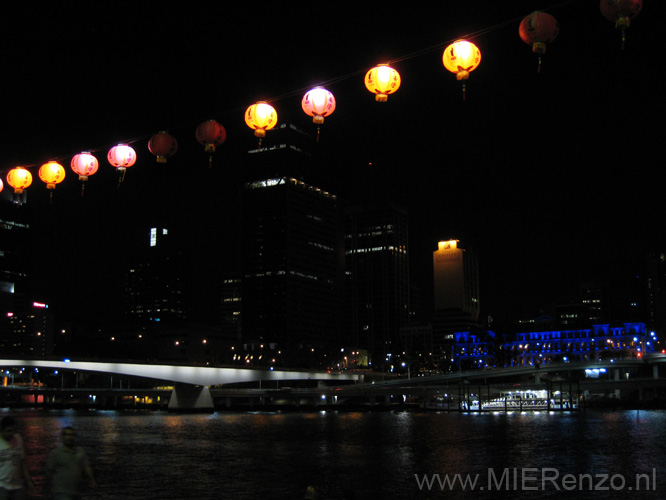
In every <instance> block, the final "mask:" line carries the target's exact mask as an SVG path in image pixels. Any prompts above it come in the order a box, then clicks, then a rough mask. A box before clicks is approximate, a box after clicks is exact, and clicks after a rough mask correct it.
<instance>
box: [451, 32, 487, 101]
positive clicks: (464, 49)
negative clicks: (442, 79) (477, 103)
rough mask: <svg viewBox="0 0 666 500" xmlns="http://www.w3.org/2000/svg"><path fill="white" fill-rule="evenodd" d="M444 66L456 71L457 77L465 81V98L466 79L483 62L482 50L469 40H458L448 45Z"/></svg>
mask: <svg viewBox="0 0 666 500" xmlns="http://www.w3.org/2000/svg"><path fill="white" fill-rule="evenodd" d="M442 62H443V63H444V67H445V68H446V69H448V70H449V71H450V72H451V73H455V75H456V79H457V80H459V81H462V82H463V99H465V80H467V79H468V78H469V74H470V72H472V71H474V70H475V69H476V68H477V67H478V66H479V63H480V62H481V51H480V50H479V49H478V48H477V46H476V45H474V44H473V43H471V42H468V41H467V40H458V41H457V42H453V43H452V44H451V45H449V46H448V47H446V49H445V50H444V54H443V55H442Z"/></svg>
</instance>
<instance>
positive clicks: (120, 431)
mask: <svg viewBox="0 0 666 500" xmlns="http://www.w3.org/2000/svg"><path fill="white" fill-rule="evenodd" d="M14 414H15V416H17V417H18V420H19V421H20V422H21V430H22V433H23V435H24V437H25V441H26V448H27V450H28V455H29V466H30V468H31V470H32V471H33V475H34V476H35V478H36V480H37V483H38V488H41V485H42V481H43V468H44V464H45V460H46V454H47V453H48V451H50V449H51V448H53V447H54V446H56V445H57V444H58V438H59V433H60V430H61V429H62V427H64V426H65V425H72V426H73V427H75V428H76V429H77V431H78V436H79V441H80V442H81V444H82V445H84V446H85V447H86V448H87V449H88V451H89V454H90V457H91V459H92V461H93V464H94V467H95V469H96V470H97V475H98V476H99V479H100V483H101V486H100V489H99V491H98V492H96V493H99V496H101V497H103V498H109V499H115V498H117V499H121V498H122V499H125V498H134V499H139V500H140V499H144V498H145V499H153V498H160V497H161V498H179V499H197V500H205V499H211V500H212V499H219V498H222V497H229V498H234V499H244V498H247V499H250V498H252V499H256V498H257V497H263V498H268V499H281V498H284V499H293V498H301V497H302V494H303V491H304V490H305V487H306V486H307V485H308V484H316V485H318V486H319V488H320V489H321V490H322V492H323V493H324V498H331V499H339V498H342V490H343V488H347V489H352V490H353V491H355V492H356V495H357V497H358V498H369V499H372V498H391V499H393V498H395V499H403V498H404V499H408V498H409V499H411V498H423V499H431V498H443V496H446V498H463V497H465V496H469V495H470V494H471V493H472V492H470V491H463V490H462V488H460V487H458V488H455V489H453V490H452V491H445V492H443V491H441V489H440V488H439V487H434V488H431V489H430V490H428V489H427V488H424V489H419V487H418V484H417V481H416V479H415V475H417V476H418V477H424V476H425V475H430V477H432V475H433V474H439V475H440V476H444V475H446V474H449V475H452V476H453V475H454V474H461V475H465V474H473V475H474V474H478V475H479V476H480V477H482V478H483V484H487V481H485V478H487V476H488V471H489V470H492V471H494V474H496V476H497V477H500V475H501V474H502V473H503V472H504V471H511V472H513V471H520V470H522V469H524V468H535V469H539V470H540V469H544V468H549V469H552V470H558V471H561V473H562V474H565V473H569V474H576V475H579V474H623V475H625V476H626V477H630V476H631V477H633V476H634V475H636V474H645V473H651V471H652V469H653V468H657V471H658V472H657V478H658V480H659V484H661V480H660V479H659V474H660V473H661V471H662V469H661V464H662V463H663V462H664V459H665V458H666V449H665V445H664V443H665V441H664V439H663V438H664V429H665V428H666V413H664V412H659V411H650V412H648V411H641V412H640V413H639V412H635V411H631V412H609V413H602V412H589V411H588V412H580V413H571V414H567V413H548V412H540V413H519V412H516V413H512V414H505V413H497V414H491V413H489V414H459V413H427V412H424V413H420V412H367V413H358V412H350V413H344V412H343V413H338V412H311V413H298V412H294V413H229V414H226V413H216V414H213V415H172V414H168V413H164V412H154V413H150V412H147V413H118V412H90V413H76V412H56V411H47V412H44V411H20V412H14ZM479 484H481V483H479ZM632 484H633V483H632ZM503 486H506V484H504V483H503ZM511 486H513V485H511ZM628 493H632V492H628V491H627V490H624V491H614V490H610V491H570V492H566V496H567V498H574V499H576V498H595V497H596V498H604V499H609V498H611V499H612V498H625V497H627V495H628ZM633 493H634V495H633V496H634V497H635V498H660V495H659V494H658V493H659V491H656V492H654V491H649V492H645V491H640V492H636V491H634V492H633ZM555 494H559V495H561V494H562V492H561V491H560V492H557V491H554V490H553V488H550V489H546V490H545V491H538V492H535V491H519V490H518V491H517V490H516V489H515V488H513V487H512V488H503V489H501V490H500V491H488V490H487V489H485V490H478V489H477V490H476V491H474V492H473V495H474V498H493V499H498V498H499V499H502V498H512V499H516V498H536V497H537V495H538V496H539V497H543V498H549V497H553V496H554V495H555Z"/></svg>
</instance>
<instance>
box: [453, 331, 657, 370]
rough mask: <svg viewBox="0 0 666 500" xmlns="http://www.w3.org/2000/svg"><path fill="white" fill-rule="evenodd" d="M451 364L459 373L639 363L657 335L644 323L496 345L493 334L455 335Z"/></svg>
mask: <svg viewBox="0 0 666 500" xmlns="http://www.w3.org/2000/svg"><path fill="white" fill-rule="evenodd" d="M453 337H454V344H453V347H452V353H453V360H454V362H455V364H456V366H460V367H461V368H462V369H472V368H484V367H488V366H500V367H501V366H536V365H543V364H548V363H554V362H575V361H612V360H620V359H640V358H642V357H643V356H645V355H646V354H649V353H651V352H654V351H655V350H656V349H657V346H658V343H659V339H658V337H657V333H656V332H654V331H649V330H647V329H646V326H645V323H624V324H623V325H619V326H610V325H608V324H602V325H594V326H592V327H591V328H581V329H569V330H551V331H532V332H525V333H518V334H515V335H512V336H511V337H512V338H511V339H510V340H508V341H507V340H504V341H500V340H499V339H497V338H496V335H495V334H494V333H493V332H490V331H488V332H485V333H483V334H471V333H470V332H456V333H455V334H454V335H453Z"/></svg>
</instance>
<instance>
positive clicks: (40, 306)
mask: <svg viewBox="0 0 666 500" xmlns="http://www.w3.org/2000/svg"><path fill="white" fill-rule="evenodd" d="M32 307H38V308H40V309H47V308H48V307H49V306H48V305H47V304H44V303H42V302H33V303H32Z"/></svg>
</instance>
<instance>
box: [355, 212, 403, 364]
mask: <svg viewBox="0 0 666 500" xmlns="http://www.w3.org/2000/svg"><path fill="white" fill-rule="evenodd" d="M407 243H408V224H407V211H406V210H405V209H403V208H402V207H399V206H397V205H395V204H393V203H381V204H379V203H376V204H371V205H367V204H366V205H356V206H350V207H348V208H346V209H345V255H346V256H345V273H346V278H345V283H346V293H345V298H346V310H347V313H346V317H347V322H346V328H345V332H347V336H348V339H347V342H348V343H349V345H350V347H352V348H353V349H354V350H358V349H366V350H367V351H368V353H369V355H370V359H371V362H372V366H373V367H374V368H376V369H383V368H386V365H387V364H390V363H391V359H390V358H391V356H396V355H399V354H400V352H402V346H401V343H400V328H401V327H403V326H405V325H407V323H408V322H409V312H410V306H409V256H408V253H407Z"/></svg>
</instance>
